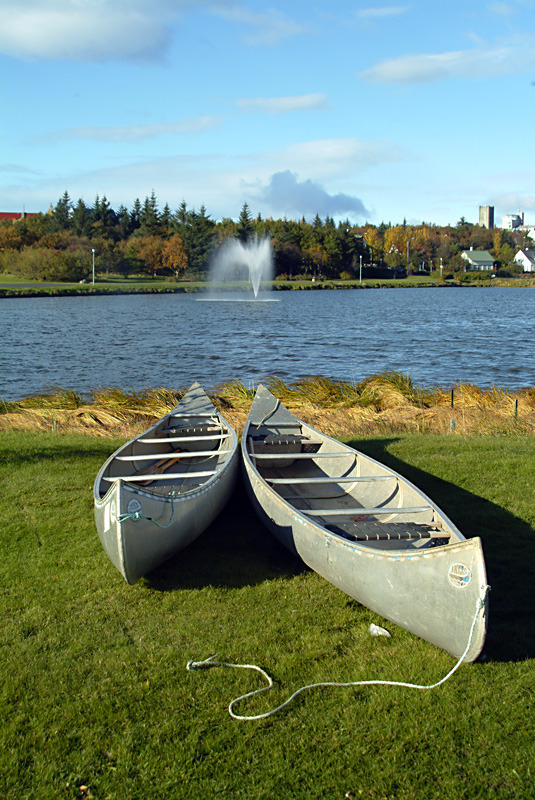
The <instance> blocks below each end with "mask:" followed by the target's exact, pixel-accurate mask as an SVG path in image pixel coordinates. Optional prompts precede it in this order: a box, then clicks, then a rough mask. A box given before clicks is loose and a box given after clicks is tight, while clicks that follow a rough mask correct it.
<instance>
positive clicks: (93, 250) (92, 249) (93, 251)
mask: <svg viewBox="0 0 535 800" xmlns="http://www.w3.org/2000/svg"><path fill="white" fill-rule="evenodd" d="M91 252H92V253H93V286H94V285H95V248H94V247H92V248H91Z"/></svg>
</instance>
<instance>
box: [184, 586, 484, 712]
mask: <svg viewBox="0 0 535 800" xmlns="http://www.w3.org/2000/svg"><path fill="white" fill-rule="evenodd" d="M489 590H490V586H488V585H487V586H485V587H484V588H483V590H482V592H481V595H480V597H478V599H477V603H476V611H475V614H474V619H473V620H472V625H471V628H470V635H469V637H468V643H467V645H466V648H465V650H464V652H463V654H462V655H461V656H460V658H459V660H458V661H457V663H456V664H455V665H454V666H453V667H452V669H450V671H449V672H448V673H447V675H445V676H444V677H443V678H441V679H440V680H439V681H437V682H436V683H432V684H429V685H426V686H423V685H419V684H415V683H404V682H402V681H385V680H370V681H347V682H346V683H340V682H336V681H322V682H321V683H311V684H308V685H307V686H301V688H300V689H297V691H295V692H294V693H293V694H292V695H291V696H290V697H289V698H288V699H287V700H285V701H284V703H281V704H280V705H279V706H277V707H276V708H273V709H271V711H266V712H264V713H263V714H251V715H242V714H236V713H235V711H234V706H235V705H236V704H237V703H239V702H241V701H242V700H246V699H247V698H249V697H254V696H255V695H257V694H262V693H263V692H268V691H269V690H270V689H271V688H272V687H273V686H274V681H273V679H272V678H271V676H270V675H268V673H267V672H266V671H265V670H263V669H262V668H261V667H259V666H257V665H256V664H231V663H228V662H226V661H214V659H215V655H213V656H209V657H208V658H205V659H204V661H194V660H191V661H188V663H187V664H186V669H187V670H188V671H189V672H193V671H194V670H201V669H210V668H211V667H232V668H235V669H252V670H256V671H257V672H259V673H260V674H261V675H262V677H263V678H265V680H266V681H267V683H268V685H267V686H262V687H261V688H260V689H255V690H254V691H252V692H247V694H242V695H241V696H240V697H236V698H235V699H234V700H232V702H231V703H230V704H229V706H228V713H229V714H230V716H231V717H232V719H237V720H257V719H267V717H271V716H273V715H274V714H277V713H278V712H279V711H282V709H283V708H286V706H288V705H290V703H291V702H292V701H293V700H295V698H296V697H297V696H298V695H300V694H302V692H306V691H308V690H309V689H319V688H322V687H327V686H336V687H339V688H343V687H355V686H398V687H402V688H405V689H418V690H419V691H425V690H428V689H438V687H439V686H442V684H443V683H446V681H447V680H449V679H450V678H451V676H452V675H453V674H454V673H455V672H457V670H458V669H459V667H460V666H461V664H462V662H463V660H464V658H465V656H466V654H467V653H468V651H469V650H470V647H471V645H472V639H473V637H474V630H475V627H476V622H477V619H478V617H479V614H480V613H481V611H482V610H483V609H484V607H485V600H486V597H487V593H488V592H489Z"/></svg>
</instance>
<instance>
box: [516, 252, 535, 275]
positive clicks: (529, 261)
mask: <svg viewBox="0 0 535 800" xmlns="http://www.w3.org/2000/svg"><path fill="white" fill-rule="evenodd" d="M514 261H515V263H516V264H520V266H521V267H522V269H523V270H524V272H535V250H519V251H518V253H517V254H516V256H515V258H514Z"/></svg>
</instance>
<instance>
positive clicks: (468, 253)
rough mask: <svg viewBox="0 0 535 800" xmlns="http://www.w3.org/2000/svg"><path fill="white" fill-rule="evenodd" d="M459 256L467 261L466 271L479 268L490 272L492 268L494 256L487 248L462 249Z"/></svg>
mask: <svg viewBox="0 0 535 800" xmlns="http://www.w3.org/2000/svg"><path fill="white" fill-rule="evenodd" d="M461 258H464V260H465V261H466V262H467V264H466V271H468V270H480V271H487V272H490V271H492V270H493V269H494V258H493V257H492V256H491V254H490V253H489V252H488V251H487V250H474V249H473V248H470V250H463V252H462V253H461Z"/></svg>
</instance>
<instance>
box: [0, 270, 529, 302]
mask: <svg viewBox="0 0 535 800" xmlns="http://www.w3.org/2000/svg"><path fill="white" fill-rule="evenodd" d="M471 277H473V276H471ZM498 286H499V287H522V288H535V277H522V278H520V277H519V278H495V279H493V280H489V279H488V278H486V279H483V278H482V279H477V277H476V278H474V279H472V280H470V281H465V280H460V279H459V280H457V279H455V280H447V281H445V280H442V279H440V278H439V277H433V276H431V277H429V276H427V275H426V276H423V275H411V276H409V277H407V278H401V279H380V278H364V279H363V280H362V281H359V280H358V279H352V280H341V279H340V280H321V281H320V280H318V281H316V280H313V279H312V278H310V279H295V280H291V281H290V280H274V281H271V282H270V283H269V284H267V283H266V284H265V288H266V289H267V288H269V289H271V290H272V291H295V290H298V291H322V290H345V289H392V288H422V287H427V288H466V287H498ZM209 289H210V283H209V282H207V281H169V280H166V279H164V278H141V277H134V278H129V279H124V278H120V277H113V276H110V277H109V278H102V277H101V278H99V279H98V280H97V282H96V283H95V284H92V283H90V282H88V283H84V284H79V283H66V284H58V283H48V284H47V283H43V282H38V281H35V282H32V281H26V280H22V279H16V278H14V277H12V276H7V275H0V299H2V298H17V297H18V298H22V297H76V296H80V297H84V296H88V295H90V296H94V295H114V294H117V295H121V294H190V293H193V294H195V293H199V292H207V291H209ZM217 291H218V292H250V291H251V288H250V284H249V283H248V282H246V281H234V282H231V283H226V284H222V285H220V286H218V287H217Z"/></svg>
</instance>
